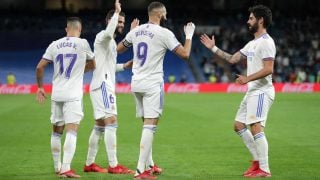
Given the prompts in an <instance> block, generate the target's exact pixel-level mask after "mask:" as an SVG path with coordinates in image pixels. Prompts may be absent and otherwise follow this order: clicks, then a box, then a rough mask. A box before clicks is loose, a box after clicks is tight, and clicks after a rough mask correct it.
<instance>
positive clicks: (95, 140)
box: [86, 126, 104, 166]
mask: <svg viewBox="0 0 320 180" xmlns="http://www.w3.org/2000/svg"><path fill="white" fill-rule="evenodd" d="M103 132H104V127H101V126H94V128H93V129H92V132H91V135H90V138H89V148H88V155H87V161H86V165H87V166H89V165H91V164H92V163H94V161H95V159H96V155H97V152H98V149H99V138H100V136H101V134H102V133H103Z"/></svg>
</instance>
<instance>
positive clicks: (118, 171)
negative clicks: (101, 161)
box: [108, 164, 134, 174]
mask: <svg viewBox="0 0 320 180" xmlns="http://www.w3.org/2000/svg"><path fill="white" fill-rule="evenodd" d="M108 173H111V174H134V171H133V170H131V169H128V168H127V167H125V166H122V165H120V164H118V165H117V166H116V167H110V166H109V167H108Z"/></svg>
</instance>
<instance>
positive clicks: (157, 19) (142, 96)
mask: <svg viewBox="0 0 320 180" xmlns="http://www.w3.org/2000/svg"><path fill="white" fill-rule="evenodd" d="M166 13H167V12H166V8H165V6H164V5H163V4H162V3H160V2H152V3H151V4H150V5H149V6H148V15H149V22H148V23H146V24H143V25H140V26H139V27H137V28H135V29H133V30H131V31H130V32H129V33H128V34H127V36H126V37H125V39H124V41H123V42H122V43H119V44H118V52H123V51H125V50H126V49H127V48H129V47H130V46H133V53H134V57H133V68H132V72H133V76H132V81H131V90H132V92H133V95H134V97H135V102H136V111H137V112H136V113H137V114H136V115H137V117H142V119H143V130H142V136H141V141H140V155H139V160H138V166H137V171H136V173H135V176H134V178H135V179H155V178H156V176H152V175H150V172H151V173H153V174H155V173H160V172H161V171H162V170H161V169H160V168H157V166H155V164H154V162H153V160H152V142H153V136H154V133H155V132H156V127H157V123H158V120H159V118H160V116H161V114H162V108H163V60H164V56H165V53H166V51H167V50H170V51H173V52H174V53H176V54H177V55H178V56H180V57H182V58H183V59H185V60H187V59H188V58H189V55H190V50H191V39H192V36H193V33H194V29H195V26H194V24H193V23H188V24H187V25H186V26H185V29H184V30H185V34H186V41H185V44H184V46H182V45H181V44H180V42H179V41H178V40H177V39H176V37H175V36H174V34H173V33H172V32H171V31H170V30H168V29H167V28H164V27H161V26H160V23H161V22H162V21H164V20H166ZM146 167H147V169H146Z"/></svg>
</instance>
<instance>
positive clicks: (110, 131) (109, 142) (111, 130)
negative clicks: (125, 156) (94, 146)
mask: <svg viewBox="0 0 320 180" xmlns="http://www.w3.org/2000/svg"><path fill="white" fill-rule="evenodd" d="M117 127H118V125H117V124H109V125H107V126H106V127H105V134H104V142H105V145H106V150H107V155H108V160H109V165H110V167H116V166H117V165H118V159H117V134H116V132H117Z"/></svg>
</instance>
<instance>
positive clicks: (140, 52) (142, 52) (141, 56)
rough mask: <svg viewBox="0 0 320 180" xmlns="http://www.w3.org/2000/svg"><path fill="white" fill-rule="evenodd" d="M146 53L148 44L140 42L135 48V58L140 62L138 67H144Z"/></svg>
mask: <svg viewBox="0 0 320 180" xmlns="http://www.w3.org/2000/svg"><path fill="white" fill-rule="evenodd" d="M147 53H148V44H147V43H145V42H141V43H139V44H138V47H137V58H138V60H140V61H141V63H140V67H141V66H143V65H144V63H145V62H146V59H147Z"/></svg>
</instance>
